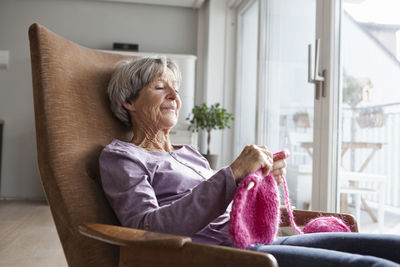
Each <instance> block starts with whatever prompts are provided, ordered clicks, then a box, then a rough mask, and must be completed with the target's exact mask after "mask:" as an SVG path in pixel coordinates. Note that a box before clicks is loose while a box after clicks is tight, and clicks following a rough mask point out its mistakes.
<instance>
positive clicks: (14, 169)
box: [0, 0, 197, 198]
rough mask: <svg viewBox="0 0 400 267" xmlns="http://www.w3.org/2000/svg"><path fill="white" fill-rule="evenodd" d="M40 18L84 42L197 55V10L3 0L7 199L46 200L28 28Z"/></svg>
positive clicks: (0, 32)
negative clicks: (39, 159)
mask: <svg viewBox="0 0 400 267" xmlns="http://www.w3.org/2000/svg"><path fill="white" fill-rule="evenodd" d="M34 22H38V23H40V24H42V25H44V26H46V27H48V28H49V29H51V30H52V31H54V32H56V33H58V34H60V35H62V36H64V37H66V38H67V39H70V40H72V41H74V42H76V43H79V44H81V45H83V46H87V47H90V48H95V49H111V46H112V43H113V42H133V43H138V44H139V49H140V51H143V52H158V53H162V52H164V53H182V54H196V51H197V47H196V46H197V10H195V9H190V8H177V7H165V6H151V5H139V4H124V3H112V2H101V1H99V2H97V1H89V0H88V1H75V0H74V1H71V0H56V1H55V0H53V1H51V0H34V1H32V0H17V1H16V0H1V1H0V50H9V51H10V66H9V69H8V70H0V119H4V120H5V125H4V136H3V159H2V173H1V195H0V197H1V198H43V196H44V194H43V191H42V187H41V184H40V179H39V174H38V168H37V163H36V142H35V127H34V114H33V100H32V78H31V71H30V55H29V42H28V27H29V25H31V24H32V23H34Z"/></svg>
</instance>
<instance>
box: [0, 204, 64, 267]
mask: <svg viewBox="0 0 400 267" xmlns="http://www.w3.org/2000/svg"><path fill="white" fill-rule="evenodd" d="M0 266H7V267H14V266H15V267H25V266H33V267H35V266H40V267H47V266H49V267H64V266H67V262H66V260H65V257H64V253H63V251H62V248H61V243H60V241H59V239H58V235H57V232H56V229H55V226H54V222H53V219H52V217H51V214H50V209H49V206H48V205H47V204H46V202H45V201H29V202H28V201H0Z"/></svg>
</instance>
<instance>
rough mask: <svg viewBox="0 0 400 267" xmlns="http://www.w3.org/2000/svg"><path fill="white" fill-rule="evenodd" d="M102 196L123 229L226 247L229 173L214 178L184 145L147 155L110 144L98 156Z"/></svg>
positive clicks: (232, 191) (116, 142) (129, 146)
mask: <svg viewBox="0 0 400 267" xmlns="http://www.w3.org/2000/svg"><path fill="white" fill-rule="evenodd" d="M100 174H101V181H102V185H103V189H104V192H105V194H106V196H107V198H108V201H109V202H110V204H111V206H112V208H113V209H114V211H115V213H116V215H117V217H118V219H119V220H120V222H121V224H122V225H123V226H127V227H133V228H139V229H145V230H149V231H154V232H163V233H171V234H177V235H185V236H190V237H191V238H192V240H193V241H195V242H201V243H208V244H219V245H229V244H231V243H232V241H231V239H230V237H229V234H228V221H229V212H230V209H229V208H228V206H229V204H230V202H231V201H232V199H233V197H234V194H235V192H236V189H237V185H236V183H235V180H234V177H233V173H232V170H231V168H230V167H225V168H223V169H221V170H220V171H218V172H217V173H213V172H212V171H211V170H210V167H209V164H208V162H207V160H206V159H205V158H204V157H203V156H201V154H200V153H199V152H198V151H196V150H195V149H194V148H192V147H191V146H188V145H184V146H182V147H180V148H179V149H176V150H174V151H170V152H150V151H147V150H145V149H143V148H140V147H138V146H135V145H133V144H131V143H126V142H123V141H119V140H114V141H112V142H111V143H110V144H109V145H108V146H106V147H105V148H104V150H103V152H102V153H101V155H100Z"/></svg>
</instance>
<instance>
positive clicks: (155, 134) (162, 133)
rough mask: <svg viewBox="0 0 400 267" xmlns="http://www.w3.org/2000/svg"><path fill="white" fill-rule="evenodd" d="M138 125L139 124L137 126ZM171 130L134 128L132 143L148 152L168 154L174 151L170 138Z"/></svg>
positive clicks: (151, 127) (144, 127)
mask: <svg viewBox="0 0 400 267" xmlns="http://www.w3.org/2000/svg"><path fill="white" fill-rule="evenodd" d="M136 125H138V124H136ZM169 131H170V129H156V128H155V127H154V125H153V126H149V127H146V126H145V125H142V126H134V127H133V138H132V141H131V143H133V144H135V145H137V146H139V147H141V148H144V149H146V150H148V151H158V152H168V151H172V150H174V148H173V146H172V144H171V140H170V138H169Z"/></svg>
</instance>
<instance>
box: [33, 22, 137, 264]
mask: <svg viewBox="0 0 400 267" xmlns="http://www.w3.org/2000/svg"><path fill="white" fill-rule="evenodd" d="M29 40H30V51H31V64H32V79H33V95H34V109H35V122H36V139H37V155H38V163H39V170H40V177H41V181H42V184H43V187H44V190H45V193H46V197H47V201H48V202H49V204H50V208H51V212H52V215H53V219H54V222H55V225H56V228H57V231H58V235H59V237H60V240H61V243H62V246H63V249H64V253H65V256H66V259H67V262H68V264H69V266H86V267H88V266H96V267H98V266H117V265H118V259H119V248H118V247H116V246H111V245H109V244H106V243H102V242H98V241H96V240H93V239H89V238H87V237H85V236H83V235H81V234H80V233H79V232H78V225H79V224H81V223H83V222H98V223H106V224H114V225H115V224H117V225H118V224H119V222H118V220H117V218H116V216H115V214H114V213H113V211H112V209H111V207H110V206H109V204H108V202H107V200H106V198H105V196H104V194H103V191H102V188H101V185H100V182H99V170H98V157H99V154H100V152H101V150H102V148H103V147H104V146H105V145H107V144H108V143H109V142H110V141H111V140H112V139H114V138H119V139H121V140H128V139H129V138H130V136H129V131H127V129H126V128H125V127H124V126H123V125H122V124H121V123H120V122H119V121H118V120H117V119H116V118H114V117H113V115H112V113H111V112H110V109H109V106H108V98H107V95H106V88H107V83H108V80H109V78H110V75H111V73H112V70H113V67H114V66H115V63H116V62H118V61H120V60H122V59H124V58H127V56H122V55H117V54H111V53H105V52H100V51H95V50H92V49H88V48H86V47H82V46H80V45H77V44H75V43H73V42H71V41H69V40H67V39H64V38H62V37H61V36H58V35H56V34H55V33H53V32H51V31H50V30H48V29H46V28H45V27H43V26H41V25H39V24H33V25H31V27H30V28H29Z"/></svg>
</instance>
